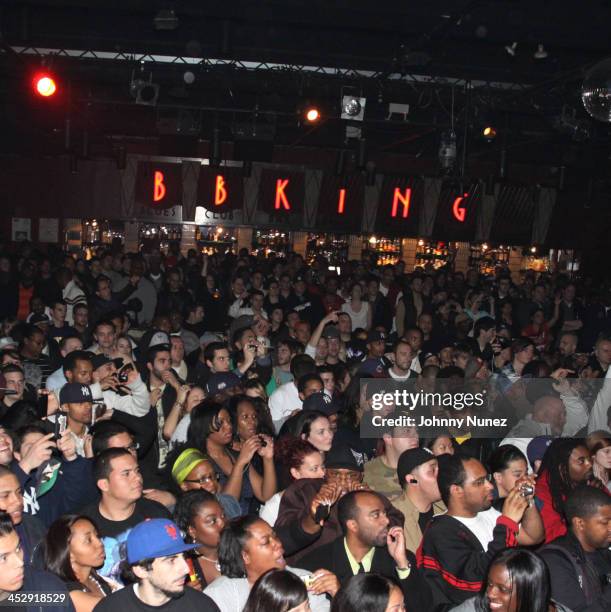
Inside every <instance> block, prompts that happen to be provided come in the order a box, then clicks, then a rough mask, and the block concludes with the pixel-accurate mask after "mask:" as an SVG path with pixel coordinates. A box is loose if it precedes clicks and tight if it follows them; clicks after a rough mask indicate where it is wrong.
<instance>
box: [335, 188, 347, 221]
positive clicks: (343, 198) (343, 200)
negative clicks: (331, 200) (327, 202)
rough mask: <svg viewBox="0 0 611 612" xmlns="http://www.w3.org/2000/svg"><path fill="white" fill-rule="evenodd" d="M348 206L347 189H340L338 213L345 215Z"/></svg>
mask: <svg viewBox="0 0 611 612" xmlns="http://www.w3.org/2000/svg"><path fill="white" fill-rule="evenodd" d="M345 207H346V190H345V189H340V190H339V199H338V200H337V214H338V215H343V214H344V210H345Z"/></svg>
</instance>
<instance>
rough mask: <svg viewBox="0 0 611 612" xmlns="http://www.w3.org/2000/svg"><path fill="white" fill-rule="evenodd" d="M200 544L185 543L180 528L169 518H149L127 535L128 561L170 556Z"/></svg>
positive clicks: (135, 561)
mask: <svg viewBox="0 0 611 612" xmlns="http://www.w3.org/2000/svg"><path fill="white" fill-rule="evenodd" d="M198 546H199V544H185V541H184V540H183V539H182V535H181V533H180V529H178V526H177V525H176V523H174V522H173V521H170V520H169V519H149V520H146V521H143V522H142V523H139V524H138V525H136V526H135V527H134V528H133V529H132V530H131V531H130V532H129V535H128V536H127V562H128V563H130V564H133V563H138V562H139V561H143V560H144V559H157V558H158V557H169V556H170V555H177V554H178V553H181V552H185V551H187V550H193V549H194V548H197V547H198Z"/></svg>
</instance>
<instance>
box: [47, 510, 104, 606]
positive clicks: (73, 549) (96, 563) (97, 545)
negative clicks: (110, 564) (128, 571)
mask: <svg viewBox="0 0 611 612" xmlns="http://www.w3.org/2000/svg"><path fill="white" fill-rule="evenodd" d="M105 558H106V554H105V553H104V545H103V544H102V541H101V540H100V538H99V536H98V530H97V527H96V526H95V525H94V524H93V523H92V522H91V519H89V518H87V517H86V516H81V515H79V514H65V515H64V516H60V517H59V518H58V519H57V520H56V521H55V522H54V523H53V524H52V525H51V526H50V527H49V530H48V531H47V536H46V538H45V541H44V560H45V568H46V569H47V570H48V571H50V572H53V573H54V574H55V575H57V576H59V578H61V579H62V580H63V581H64V582H65V583H66V588H67V589H68V591H69V592H70V598H71V599H72V603H73V604H74V607H75V608H76V612H91V610H93V608H94V607H95V606H96V605H97V603H98V602H99V601H100V600H101V599H102V598H104V597H106V595H110V593H111V592H112V591H113V588H112V586H111V585H110V584H109V583H108V582H107V581H106V580H105V579H104V578H102V577H101V576H100V575H98V573H97V572H96V570H95V568H98V567H102V565H103V564H104V559H105Z"/></svg>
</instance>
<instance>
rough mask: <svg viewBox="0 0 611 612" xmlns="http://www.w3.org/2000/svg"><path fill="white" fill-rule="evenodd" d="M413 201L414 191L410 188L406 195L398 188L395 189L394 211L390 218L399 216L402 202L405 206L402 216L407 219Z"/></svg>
mask: <svg viewBox="0 0 611 612" xmlns="http://www.w3.org/2000/svg"><path fill="white" fill-rule="evenodd" d="M411 199H412V190H411V189H410V188H409V187H408V188H407V189H406V190H405V195H403V192H402V191H401V190H400V189H399V188H398V187H395V193H394V195H393V198H392V211H391V213H390V216H391V217H396V216H397V213H398V209H399V202H401V204H402V206H403V209H402V212H401V216H402V217H403V218H404V219H407V217H408V215H409V204H410V201H411Z"/></svg>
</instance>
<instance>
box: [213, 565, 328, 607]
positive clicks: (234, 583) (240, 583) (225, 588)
mask: <svg viewBox="0 0 611 612" xmlns="http://www.w3.org/2000/svg"><path fill="white" fill-rule="evenodd" d="M286 570H287V571H289V572H291V573H292V574H295V575H296V576H299V577H302V576H309V575H310V574H311V573H312V572H309V571H307V570H304V569H301V568H296V567H288V566H287V568H286ZM250 589H251V585H250V584H249V582H248V580H247V579H246V578H227V576H219V577H218V578H216V580H214V581H212V582H211V583H210V584H209V585H208V586H207V587H206V588H205V589H204V593H205V594H206V595H208V597H212V599H213V600H214V603H215V604H216V605H217V606H218V607H219V610H220V611H221V612H242V610H243V609H244V605H245V604H246V600H247V599H248V595H250ZM308 599H309V602H310V608H311V610H312V612H329V608H330V604H329V601H328V599H327V598H326V597H325V595H314V593H311V592H310V593H308Z"/></svg>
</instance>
